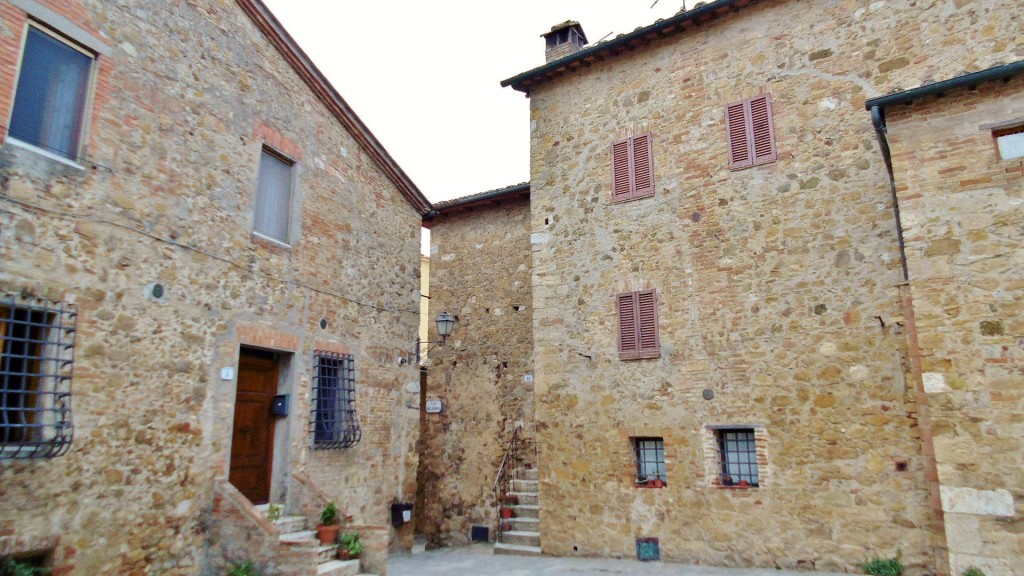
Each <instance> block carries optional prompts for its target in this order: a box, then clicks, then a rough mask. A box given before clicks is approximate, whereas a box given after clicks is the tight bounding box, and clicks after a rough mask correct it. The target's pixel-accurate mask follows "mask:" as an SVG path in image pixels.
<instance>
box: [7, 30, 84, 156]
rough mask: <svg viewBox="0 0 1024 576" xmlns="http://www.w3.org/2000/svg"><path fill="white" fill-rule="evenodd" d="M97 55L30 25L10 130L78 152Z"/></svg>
mask: <svg viewBox="0 0 1024 576" xmlns="http://www.w3.org/2000/svg"><path fill="white" fill-rule="evenodd" d="M91 65H92V58H90V57H89V56H87V55H85V54H82V53H81V52H79V51H78V50H75V49H74V48H72V47H70V46H68V45H67V44H65V43H63V42H61V41H60V40H57V39H56V38H54V37H52V36H50V35H48V34H46V33H44V32H41V31H39V30H37V29H36V28H29V30H28V39H27V40H26V41H25V56H24V58H23V60H22V62H21V73H20V75H19V77H18V89H17V93H16V94H15V97H14V114H13V115H12V117H11V127H10V135H11V136H13V137H14V138H17V139H18V140H21V141H23V142H27V143H29V144H34V145H36V146H39V147H40V148H44V149H46V150H49V151H50V152H53V153H55V154H60V155H61V156H66V157H68V158H72V159H74V158H76V157H77V156H78V144H79V138H80V136H81V134H82V120H83V117H84V114H85V100H86V93H87V91H88V88H89V68H90V66H91Z"/></svg>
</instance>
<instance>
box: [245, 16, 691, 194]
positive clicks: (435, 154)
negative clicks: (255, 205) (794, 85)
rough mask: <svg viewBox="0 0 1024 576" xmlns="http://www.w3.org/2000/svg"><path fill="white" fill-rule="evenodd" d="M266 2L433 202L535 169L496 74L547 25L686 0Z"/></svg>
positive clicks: (517, 59)
mask: <svg viewBox="0 0 1024 576" xmlns="http://www.w3.org/2000/svg"><path fill="white" fill-rule="evenodd" d="M264 2H265V3H266V4H267V6H268V7H269V8H270V10H271V11H272V12H273V13H274V15H275V16H277V18H278V20H280V21H281V23H282V24H283V25H284V27H285V28H286V29H287V30H288V32H289V33H290V34H291V35H292V37H293V38H295V40H296V41H297V42H298V43H299V45H300V46H302V49H303V50H305V51H306V53H307V54H309V56H310V57H311V58H312V59H313V61H314V62H315V63H316V65H317V67H318V68H320V70H321V71H322V72H323V73H324V74H325V75H326V76H327V78H328V79H329V80H330V81H331V83H332V84H333V85H334V87H335V88H337V89H338V92H340V93H341V95H342V97H343V98H345V100H346V101H347V102H348V103H349V105H350V106H351V107H352V108H353V109H354V110H355V111H356V114H358V115H359V117H360V118H362V120H363V122H364V123H366V125H367V126H369V128H370V130H371V131H372V132H373V133H374V135H376V136H377V139H378V140H380V141H381V143H382V144H383V145H384V147H385V148H387V150H388V152H389V153H390V154H391V156H392V157H393V158H394V159H395V160H396V161H397V162H398V164H399V165H400V166H402V168H403V169H404V170H405V172H406V173H407V174H408V175H409V177H410V178H412V180H413V182H415V183H416V185H417V186H418V187H419V189H420V190H421V191H422V192H423V194H424V195H426V197H427V198H428V199H430V200H431V201H432V202H437V201H439V200H446V199H450V198H456V197H459V196H465V195H467V194H475V193H477V192H483V191H485V190H491V189H494V188H501V187H504V186H508V185H511V184H516V183H519V182H525V181H526V180H529V177H530V166H529V161H530V158H529V152H530V150H529V147H530V142H529V101H528V100H527V99H526V98H525V97H524V96H523V94H522V93H520V92H516V91H514V90H512V89H511V88H501V87H500V86H499V85H498V83H499V82H500V81H501V80H504V79H505V78H509V77H512V76H515V75H516V74H519V73H520V72H525V71H526V70H529V69H531V68H535V67H537V66H540V65H542V64H543V63H544V41H543V40H542V39H541V38H540V34H542V33H544V32H546V31H548V30H549V29H550V28H551V26H552V25H553V24H557V23H560V22H564V21H565V20H577V21H579V22H580V23H581V24H582V25H583V30H584V32H585V33H586V35H587V38H588V39H589V40H590V42H591V43H596V42H597V41H598V40H600V39H601V38H602V37H604V36H605V35H607V34H609V33H612V34H613V35H617V34H622V33H625V32H630V31H632V30H634V29H635V28H637V27H639V26H646V25H648V24H651V23H653V22H654V21H655V20H657V19H658V18H667V17H669V16H671V15H673V14H675V13H676V12H678V11H679V9H680V8H682V6H683V0H658V1H657V2H656V3H655V1H654V0H546V1H545V0H519V1H518V2H487V1H483V0H435V1H424V0H390V1H389V0H362V1H355V0H264ZM652 4H655V5H654V7H653V8H652V7H651V5H652Z"/></svg>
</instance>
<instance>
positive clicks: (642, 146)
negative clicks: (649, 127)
mask: <svg viewBox="0 0 1024 576" xmlns="http://www.w3.org/2000/svg"><path fill="white" fill-rule="evenodd" d="M632 149H633V150H632V152H633V183H634V184H633V198H643V197H645V196H653V195H654V151H653V150H652V147H651V133H650V132H648V133H647V134H644V135H642V136H636V137H634V138H633V140H632Z"/></svg>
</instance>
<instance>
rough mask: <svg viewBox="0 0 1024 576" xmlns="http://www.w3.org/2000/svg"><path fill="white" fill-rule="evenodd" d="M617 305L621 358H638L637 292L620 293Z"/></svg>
mask: <svg viewBox="0 0 1024 576" xmlns="http://www.w3.org/2000/svg"><path fill="white" fill-rule="evenodd" d="M616 306H617V307H618V311H619V358H620V359H623V360H628V359H632V358H636V352H637V334H636V333H637V323H636V293H635V292H629V293H626V294H619V295H618V296H617V297H616Z"/></svg>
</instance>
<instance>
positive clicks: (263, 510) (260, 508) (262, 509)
mask: <svg viewBox="0 0 1024 576" xmlns="http://www.w3.org/2000/svg"><path fill="white" fill-rule="evenodd" d="M254 508H256V511H257V512H259V513H260V514H263V515H264V516H266V515H267V512H270V504H269V503H267V504H257V505H256V506H254Z"/></svg>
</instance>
